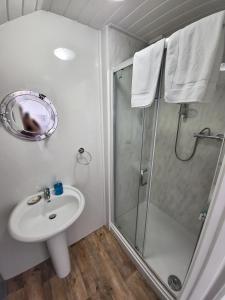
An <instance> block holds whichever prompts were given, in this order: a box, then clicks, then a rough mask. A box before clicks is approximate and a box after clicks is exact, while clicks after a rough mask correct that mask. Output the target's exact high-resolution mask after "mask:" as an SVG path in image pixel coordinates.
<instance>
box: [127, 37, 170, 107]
mask: <svg viewBox="0 0 225 300" xmlns="http://www.w3.org/2000/svg"><path fill="white" fill-rule="evenodd" d="M164 44H165V40H164V39H162V40H160V41H159V42H157V43H155V44H153V45H151V46H149V47H147V48H145V49H143V50H141V51H139V52H136V53H135V55H134V61H133V77H132V97H131V106H132V107H145V106H150V105H151V104H152V102H153V101H154V99H155V94H156V89H157V84H158V79H159V74H160V68H161V64H162V57H163V51H164Z"/></svg>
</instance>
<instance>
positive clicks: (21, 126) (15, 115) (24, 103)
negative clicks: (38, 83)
mask: <svg viewBox="0 0 225 300" xmlns="http://www.w3.org/2000/svg"><path fill="white" fill-rule="evenodd" d="M0 112H1V119H2V123H3V125H4V127H5V128H6V129H7V131H9V132H10V133H12V134H13V135H15V136H17V137H19V138H22V139H26V140H31V141H38V140H42V139H45V138H47V137H48V136H50V135H51V134H52V133H53V132H54V131H55V129H56V126H57V113H56V110H55V108H54V106H53V105H52V103H51V102H50V100H48V99H47V98H46V96H44V95H43V94H39V93H34V92H31V91H19V92H15V93H12V94H9V95H7V96H6V97H5V98H4V99H3V101H2V103H1V106H0Z"/></svg>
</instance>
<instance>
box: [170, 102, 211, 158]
mask: <svg viewBox="0 0 225 300" xmlns="http://www.w3.org/2000/svg"><path fill="white" fill-rule="evenodd" d="M181 109H182V106H180V110H179V116H178V122H177V133H176V140H175V149H174V152H175V155H176V157H177V159H179V160H181V161H189V160H191V159H192V158H193V157H194V155H195V152H196V150H197V146H198V142H199V137H195V143H194V147H193V150H192V152H191V154H190V155H189V156H188V157H186V158H182V157H181V156H180V155H179V153H178V150H177V148H178V140H179V135H180V127H181V116H182V113H181ZM205 132H207V134H208V135H211V129H210V128H209V127H205V128H203V129H202V130H201V131H200V132H199V134H202V133H205Z"/></svg>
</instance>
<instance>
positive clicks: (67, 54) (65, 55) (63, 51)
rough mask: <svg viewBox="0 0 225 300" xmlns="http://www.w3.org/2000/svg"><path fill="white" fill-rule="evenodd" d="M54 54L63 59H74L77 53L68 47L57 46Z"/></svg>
mask: <svg viewBox="0 0 225 300" xmlns="http://www.w3.org/2000/svg"><path fill="white" fill-rule="evenodd" d="M54 55H55V56H56V57H57V58H59V59H61V60H73V59H74V58H75V53H74V51H73V50H70V49H68V48H57V49H55V50H54Z"/></svg>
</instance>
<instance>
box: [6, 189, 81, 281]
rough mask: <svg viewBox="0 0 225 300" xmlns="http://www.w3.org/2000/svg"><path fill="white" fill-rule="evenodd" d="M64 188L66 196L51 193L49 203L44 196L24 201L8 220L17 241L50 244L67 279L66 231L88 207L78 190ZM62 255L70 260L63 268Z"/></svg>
mask: <svg viewBox="0 0 225 300" xmlns="http://www.w3.org/2000/svg"><path fill="white" fill-rule="evenodd" d="M63 188H64V193H63V194H62V195H59V196H56V195H54V193H53V189H51V190H50V191H51V197H50V199H49V200H46V199H44V198H43V195H42V194H41V193H37V194H35V195H32V196H29V197H27V198H25V199H24V200H23V201H22V202H20V203H18V205H17V206H16V207H15V208H14V210H13V211H12V213H11V216H10V218H9V232H10V234H11V236H12V237H13V238H14V239H16V240H18V241H21V242H41V241H46V242H47V246H48V249H49V252H50V255H51V258H52V260H53V264H54V266H55V269H56V273H57V274H58V275H59V277H65V276H66V275H68V272H69V271H70V261H68V260H69V255H68V253H67V252H68V249H67V248H68V247H67V242H66V236H65V230H66V229H67V228H68V227H69V226H71V225H72V224H73V223H74V222H75V221H76V220H77V219H78V217H79V216H80V215H81V213H82V211H83V209H84V206H85V199H84V196H83V194H82V193H81V192H80V191H79V190H78V189H76V188H74V187H72V186H68V185H64V186H63ZM40 195H41V196H42V197H40ZM33 200H34V201H33ZM33 202H34V203H33ZM28 203H29V204H28ZM30 203H32V204H30ZM62 255H64V258H66V260H67V262H66V263H65V264H64V268H62V266H61V265H62V262H63V259H62ZM60 257H61V258H60ZM59 258H60V261H58V260H59ZM65 265H67V266H66V267H65Z"/></svg>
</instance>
